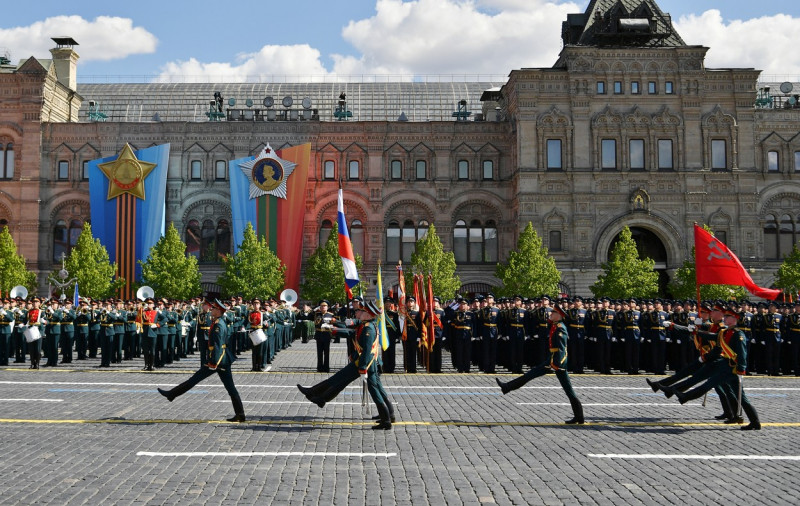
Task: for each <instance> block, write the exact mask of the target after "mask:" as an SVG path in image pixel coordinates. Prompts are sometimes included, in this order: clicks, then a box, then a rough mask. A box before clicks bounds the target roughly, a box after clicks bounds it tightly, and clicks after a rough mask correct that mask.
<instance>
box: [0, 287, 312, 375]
mask: <svg viewBox="0 0 800 506" xmlns="http://www.w3.org/2000/svg"><path fill="white" fill-rule="evenodd" d="M231 302H232V304H231V306H230V308H229V310H228V311H227V312H226V314H225V315H224V317H225V319H226V322H227V323H228V325H230V327H231V330H232V335H231V339H230V342H231V347H232V351H233V352H234V353H241V352H243V351H245V350H248V349H251V348H254V347H255V345H254V343H253V342H252V340H251V339H249V338H248V335H249V334H250V333H251V332H252V331H253V330H255V328H256V327H258V328H263V329H264V333H265V337H266V339H265V340H264V343H259V346H258V351H257V353H254V354H253V370H258V371H261V370H264V369H265V367H266V366H265V364H269V363H271V362H272V360H273V359H274V357H275V354H276V353H277V352H278V351H280V350H282V349H284V348H287V347H288V346H290V345H291V342H292V340H293V339H294V337H295V336H294V334H293V330H294V328H295V313H297V312H298V311H297V310H294V309H293V308H291V307H290V306H288V305H287V304H285V303H278V301H276V300H274V299H269V300H268V301H267V304H266V305H265V307H264V308H263V309H261V308H258V310H256V308H255V306H254V305H253V304H252V303H251V304H244V303H243V302H242V300H241V298H238V299H234V300H232V301H231ZM254 302H255V301H254ZM258 303H259V304H260V301H258ZM256 315H259V316H256ZM256 321H257V322H259V323H258V324H256V323H255V322H256ZM210 323H211V317H210V314H209V311H208V308H206V307H203V305H202V304H201V299H199V298H196V299H192V300H188V301H172V300H168V299H159V300H154V299H152V298H148V299H146V300H145V301H143V302H140V301H123V300H115V299H106V300H89V299H81V300H80V302H79V304H78V306H77V307H75V306H74V305H73V301H71V300H61V299H58V298H52V299H48V298H44V299H42V298H39V297H33V298H31V299H29V300H22V299H20V298H17V299H3V300H2V307H1V308H0V365H8V363H9V360H10V359H11V358H13V359H14V360H13V361H14V363H26V355H27V356H29V357H30V368H31V369H38V368H39V367H40V365H41V366H42V367H56V366H57V365H58V364H59V363H61V364H69V363H72V361H73V359H74V360H87V359H90V358H97V357H98V356H99V357H100V359H101V362H100V365H99V367H111V364H120V363H122V362H123V361H129V360H133V359H135V358H144V362H145V364H144V370H148V371H152V370H154V368H160V367H164V366H166V365H169V364H172V363H173V362H178V361H180V360H181V359H187V358H188V356H189V355H194V353H195V351H197V352H199V354H200V359H201V363H205V359H206V352H207V341H208V331H209V330H210ZM26 331H28V332H26ZM149 337H152V343H150V341H149ZM98 351H99V352H98ZM42 358H45V359H46V361H45V363H43V364H40V362H41V360H42Z"/></svg>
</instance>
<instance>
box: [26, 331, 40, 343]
mask: <svg viewBox="0 0 800 506" xmlns="http://www.w3.org/2000/svg"><path fill="white" fill-rule="evenodd" d="M22 335H23V336H25V341H26V342H29V343H32V342H34V341H38V340H39V339H41V338H42V333H41V332H39V327H28V328H27V329H25V330H23V331H22Z"/></svg>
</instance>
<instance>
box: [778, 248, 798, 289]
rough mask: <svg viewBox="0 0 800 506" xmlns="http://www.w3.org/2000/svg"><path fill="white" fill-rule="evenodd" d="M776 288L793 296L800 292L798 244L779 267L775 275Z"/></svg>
mask: <svg viewBox="0 0 800 506" xmlns="http://www.w3.org/2000/svg"><path fill="white" fill-rule="evenodd" d="M775 286H776V287H778V288H782V289H783V290H784V291H786V292H790V293H793V294H797V292H798V291H800V249H798V248H797V244H795V245H794V247H793V248H792V252H791V253H789V254H788V255H786V257H784V259H783V263H782V264H781V266H780V267H778V271H777V272H776V273H775Z"/></svg>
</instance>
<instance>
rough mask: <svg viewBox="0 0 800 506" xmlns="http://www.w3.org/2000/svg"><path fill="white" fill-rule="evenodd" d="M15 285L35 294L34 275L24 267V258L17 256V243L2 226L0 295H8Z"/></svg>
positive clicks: (0, 241)
mask: <svg viewBox="0 0 800 506" xmlns="http://www.w3.org/2000/svg"><path fill="white" fill-rule="evenodd" d="M17 285H22V286H24V287H25V288H27V289H28V293H30V294H34V293H36V273H33V272H30V271H29V270H28V268H27V267H26V266H25V257H23V256H22V255H18V254H17V243H15V242H14V238H13V237H11V233H10V232H9V231H8V227H6V226H4V227H3V230H1V231H0V293H2V294H8V292H9V291H10V290H11V289H12V288H14V287H15V286H17Z"/></svg>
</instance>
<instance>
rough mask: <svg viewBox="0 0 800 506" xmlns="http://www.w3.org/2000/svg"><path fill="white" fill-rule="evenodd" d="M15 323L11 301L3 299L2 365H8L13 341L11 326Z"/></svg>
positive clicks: (0, 318)
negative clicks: (10, 344)
mask: <svg viewBox="0 0 800 506" xmlns="http://www.w3.org/2000/svg"><path fill="white" fill-rule="evenodd" d="M14 323H15V320H14V313H13V312H12V311H11V303H10V301H9V300H8V299H3V307H2V308H0V365H8V348H9V347H8V343H9V342H11V326H12V325H13V324H14Z"/></svg>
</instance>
